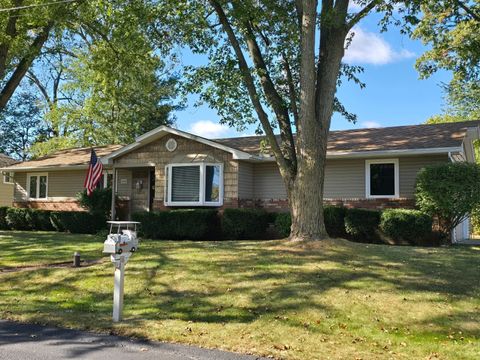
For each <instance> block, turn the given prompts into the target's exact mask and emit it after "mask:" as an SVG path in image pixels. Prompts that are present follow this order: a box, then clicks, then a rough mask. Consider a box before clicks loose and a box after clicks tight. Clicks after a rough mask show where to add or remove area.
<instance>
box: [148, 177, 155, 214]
mask: <svg viewBox="0 0 480 360" xmlns="http://www.w3.org/2000/svg"><path fill="white" fill-rule="evenodd" d="M148 185H149V202H148V210H149V211H152V210H153V199H155V170H150V181H149V183H148Z"/></svg>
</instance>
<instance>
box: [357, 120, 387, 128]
mask: <svg viewBox="0 0 480 360" xmlns="http://www.w3.org/2000/svg"><path fill="white" fill-rule="evenodd" d="M360 125H362V127H364V128H379V127H382V124H380V123H378V122H376V121H364V122H362V123H361V124H360Z"/></svg>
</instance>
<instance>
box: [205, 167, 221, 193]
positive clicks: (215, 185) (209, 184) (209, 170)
mask: <svg viewBox="0 0 480 360" xmlns="http://www.w3.org/2000/svg"><path fill="white" fill-rule="evenodd" d="M219 200H220V166H218V165H207V166H206V169H205V201H209V202H218V201H219Z"/></svg>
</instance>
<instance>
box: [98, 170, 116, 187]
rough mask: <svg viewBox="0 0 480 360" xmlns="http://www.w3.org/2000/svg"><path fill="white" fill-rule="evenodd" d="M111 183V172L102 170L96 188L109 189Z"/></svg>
mask: <svg viewBox="0 0 480 360" xmlns="http://www.w3.org/2000/svg"><path fill="white" fill-rule="evenodd" d="M112 184H113V174H109V173H108V172H106V171H104V172H103V174H102V177H101V178H100V181H99V182H98V183H97V186H96V188H97V189H111V188H112Z"/></svg>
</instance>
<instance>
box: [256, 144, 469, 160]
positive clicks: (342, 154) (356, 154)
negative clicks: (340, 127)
mask: <svg viewBox="0 0 480 360" xmlns="http://www.w3.org/2000/svg"><path fill="white" fill-rule="evenodd" d="M449 152H463V147H462V146H458V147H444V148H425V149H402V150H373V151H335V152H327V159H353V158H376V157H379V156H393V155H398V156H411V155H437V154H448V153H449ZM251 160H259V161H275V157H274V156H263V157H262V156H260V157H253V156H252V159H251Z"/></svg>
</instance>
